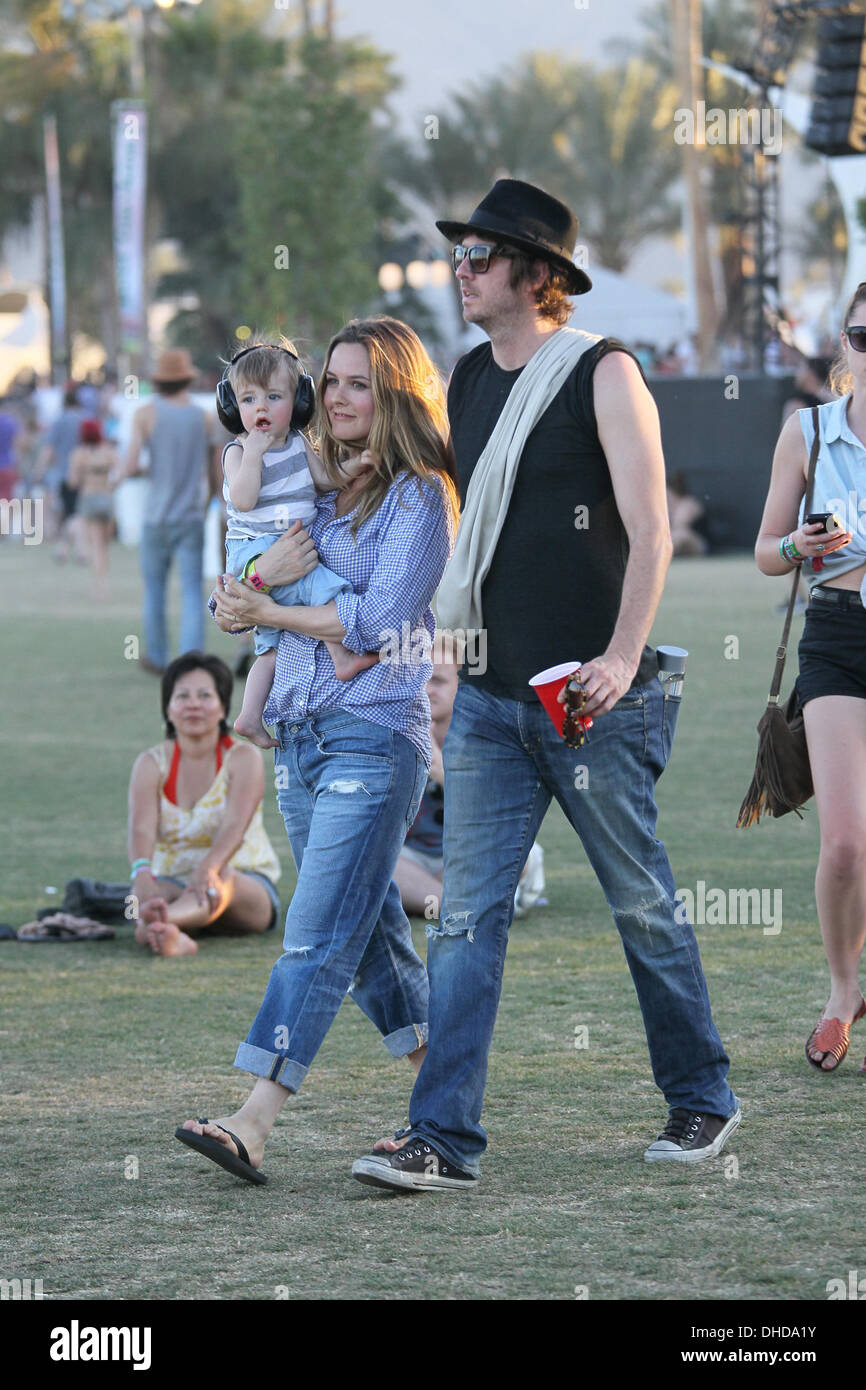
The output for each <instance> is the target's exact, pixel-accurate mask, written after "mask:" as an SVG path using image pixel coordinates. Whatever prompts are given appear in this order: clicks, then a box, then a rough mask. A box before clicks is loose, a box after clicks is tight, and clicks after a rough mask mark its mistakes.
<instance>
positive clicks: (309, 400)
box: [216, 343, 316, 434]
mask: <svg viewBox="0 0 866 1390" xmlns="http://www.w3.org/2000/svg"><path fill="white" fill-rule="evenodd" d="M256 348H270V350H271V351H272V352H284V353H286V355H287V356H288V357H291V358H292V359H293V360H294V361H295V362H297V363H298V364H299V365H300V361H301V359H300V358H299V357H298V355H297V353H294V352H292V351H291V350H290V349H289V348H286V347H282V346H277V344H276V343H254V344H253V346H252V347H245V348H241V351H240V352H236V353H235V355H234V357H233V358H232V360H231V362H229V364H228V366H227V367H226V369H225V371H224V372H223V374H222V380H221V381H220V382H219V384H218V385H217V389H216V408H217V415H218V416H219V419H220V424H221V425H224V426H225V428H226V429H227V430H228V432H229V434H241V433H242V432H243V428H244V427H243V422H242V420H241V412H240V407H239V406H238V398H237V396H236V395H235V393H234V389H233V387H232V385H231V383H230V381H229V379H228V377H229V372H230V370H231V368H232V367H233V366H234V365H235V363H236V362H239V361H240V359H241V358H242V357H245V356H246V354H247V353H248V352H255V350H256ZM315 409H316V384H315V382H314V381H313V378H312V377H311V376H310V374H309V372H305V371H304V370H303V369H302V370H301V374H300V376H299V377H298V384H297V387H296V388H295V405H294V409H293V410H292V418H291V421H290V425H291V428H292V429H293V430H302V429H303V428H304V426H305V425H308V424H309V423H310V421H311V420H312V418H313V412H314V410H315Z"/></svg>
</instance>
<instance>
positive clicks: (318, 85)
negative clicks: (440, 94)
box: [230, 35, 394, 349]
mask: <svg viewBox="0 0 866 1390" xmlns="http://www.w3.org/2000/svg"><path fill="white" fill-rule="evenodd" d="M295 57H296V63H295V65H293V67H292V68H291V69H290V71H289V72H288V73H287V74H285V75H282V74H281V75H280V76H278V77H277V76H273V75H267V76H263V77H262V78H260V80H258V81H257V82H255V83H252V84H250V88H249V91H248V94H247V99H246V100H245V102H244V104H243V107H242V110H241V111H240V113H239V117H238V120H237V121H236V122H235V123H234V125H233V128H232V132H231V138H230V151H231V162H232V164H233V166H234V169H235V177H236V180H237V193H238V203H237V217H236V227H237V246H236V255H237V257H238V262H239V288H240V291H241V300H240V303H241V307H242V311H243V313H244V315H246V316H247V317H246V318H245V319H244V321H245V322H252V321H253V320H255V321H256V322H257V323H260V324H263V323H265V322H269V323H272V324H274V325H275V326H276V327H277V328H279V329H281V330H283V331H286V332H289V333H290V334H291V335H293V336H298V337H300V338H302V339H304V340H306V341H307V342H308V343H309V344H311V345H312V346H313V347H314V348H315V349H320V348H321V347H323V346H324V344H325V342H326V341H327V339H328V338H329V337H330V335H331V334H332V333H333V332H335V331H336V329H337V328H338V327H339V326H340V325H341V324H342V323H343V322H344V321H345V319H347V318H349V317H351V315H353V314H357V313H358V312H359V310H360V309H362V308H363V307H364V306H365V305H366V304H369V302H370V301H371V299H372V298H374V297H375V296H377V295H378V285H377V280H376V269H377V262H376V261H375V256H374V248H375V243H376V234H377V220H378V219H377V212H381V211H384V210H386V209H391V208H392V206H393V199H391V198H390V197H389V196H388V195H387V192H386V190H385V189H384V183H385V170H384V166H383V162H382V160H381V158H380V153H381V149H380V141H379V139H378V135H377V128H376V124H375V117H376V114H377V112H380V111H381V110H382V108H383V106H384V103H385V100H386V98H387V95H388V93H389V91H390V90H391V88H392V87H393V85H394V81H393V78H392V77H391V76H390V74H389V72H388V68H387V60H386V59H385V58H384V57H383V56H382V55H381V54H379V53H377V52H376V51H375V50H374V49H372V48H369V47H367V46H365V45H363V44H360V43H356V42H354V41H351V40H348V41H339V42H338V41H336V40H333V39H330V38H328V37H324V38H322V37H317V36H314V35H306V36H305V37H304V38H303V40H302V41H301V42H300V44H299V45H298V46H297V48H296V51H295ZM277 112H279V118H278V119H274V115H275V113H277Z"/></svg>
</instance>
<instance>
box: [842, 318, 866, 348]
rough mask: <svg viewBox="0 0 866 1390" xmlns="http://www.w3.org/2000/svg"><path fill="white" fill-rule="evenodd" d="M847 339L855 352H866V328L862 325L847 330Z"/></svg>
mask: <svg viewBox="0 0 866 1390" xmlns="http://www.w3.org/2000/svg"><path fill="white" fill-rule="evenodd" d="M845 337H846V338H847V339H848V342H849V343H850V344H851V346H852V348H853V349H854V351H855V352H866V328H864V327H863V326H862V324H857V326H856V327H855V328H846V329H845Z"/></svg>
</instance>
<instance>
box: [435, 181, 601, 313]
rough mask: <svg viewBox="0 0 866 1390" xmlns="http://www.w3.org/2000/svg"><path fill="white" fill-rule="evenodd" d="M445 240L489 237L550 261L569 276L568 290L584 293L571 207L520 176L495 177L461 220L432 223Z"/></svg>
mask: <svg viewBox="0 0 866 1390" xmlns="http://www.w3.org/2000/svg"><path fill="white" fill-rule="evenodd" d="M436 226H437V227H438V228H439V231H440V232H441V233H442V234H443V236H446V237H447V238H448V240H449V241H455V240H456V239H457V238H458V237H461V236H463V234H464V233H465V232H475V233H476V235H478V236H493V237H496V239H497V240H503V241H507V242H508V243H509V244H510V245H513V246H519V247H520V249H521V250H522V251H528V252H529V253H530V254H532V253H534V254H535V255H536V256H537V257H538V258H539V260H544V261H550V262H551V264H553V265H555V266H556V267H557V268H558V269H559V270H564V271H565V273H566V275H567V276H568V292H569V294H586V292H587V290H591V289H592V281H591V280H590V278H589V276H588V275H585V274H584V272H583V271H582V270H580V269H579V268H578V267H577V266H576V265H575V264H574V261H573V260H572V256H573V255H574V248H575V245H576V243H577V228H578V222H577V218H576V217H575V215H574V213H573V212H572V211H571V209H570V208H567V207H566V206H565V203H561V202H560V201H559V199H558V198H554V197H552V196H551V194H550V193H545V191H544V189H543V188H536V187H535V185H534V184H532V183H522V182H521V181H520V179H497V180H496V183H495V184H494V185H493V187H492V188H491V190H490V192H489V193H488V194H487V197H486V198H482V200H481V202H480V203H479V204H478V207H477V208H476V209H475V211H474V212H473V213H472V214H471V215H470V217H469V219H468V221H466V222H437V223H436Z"/></svg>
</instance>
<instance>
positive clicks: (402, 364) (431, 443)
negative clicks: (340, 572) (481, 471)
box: [315, 315, 460, 536]
mask: <svg viewBox="0 0 866 1390" xmlns="http://www.w3.org/2000/svg"><path fill="white" fill-rule="evenodd" d="M340 343H360V344H361V345H362V346H363V347H365V348H366V349H367V353H368V356H369V359H370V385H371V388H372V392H373V405H374V412H373V424H372V426H371V429H370V434H369V437H368V439H367V441H366V447H367V448H368V449H369V450H370V452H371V453H372V454H374V455H375V456H376V458H378V459H379V460H380V471H379V474H378V476H377V477H375V478H373V479H371V481H370V482H369V483H368V484H367V486H366V487H365V488H364V489H363V491H362V492H361V493H360V495H359V499H358V506H357V511H356V515H355V518H354V520H353V522H352V527H351V531H352V535H353V536H356V535H357V532H358V528H359V527H360V526H361V525H362V523H363V522H365V521H366V520H367V519H368V518H369V517H371V516H372V515H373V513H374V512H376V511H377V510H378V508H379V507H380V506H381V505H382V502H383V501H384V498H385V495H386V493H387V492H388V489H389V488H390V487H391V485H392V483H393V482H394V481H395V479H397V478H398V477H399V475H401V474H405V475H407V477H410V478H411V477H414V478H415V480H416V482H417V484H418V488H419V491H420V487H421V482H422V480H426V481H430V480H436V481H438V482H439V483H440V484H441V486H442V488H443V491H444V493H445V498H446V501H447V503H448V506H449V509H450V512H451V519H452V526H453V527H454V528H456V524H457V516H458V513H459V510H460V501H459V497H458V492H457V469H456V466H455V462H454V453H453V450H452V448H451V444H450V441H449V438H448V412H447V408H446V402H445V389H444V387H443V384H442V378H441V376H440V375H439V372H438V370H437V369H436V367H435V366H434V365H433V363H432V361H431V360H430V357H429V356H428V354H427V350H426V348H425V347H424V345H423V343H422V342H421V340H420V338H419V337H418V335H417V334H416V333H415V332H414V331H413V330H412V329H411V328H410V327H409V326H408V324H405V323H401V322H400V320H399V319H393V318H389V317H388V316H386V315H383V316H382V317H380V318H370V319H352V320H351V321H350V322H349V323H347V324H346V326H345V328H343V329H341V330H340V332H339V333H337V334H336V335H335V336H334V337H333V338H332V339H331V341H330V343H329V344H328V351H327V353H326V355H325V365H324V368H323V370H322V375H321V377H320V379H319V387H318V405H317V411H316V424H315V429H316V435H317V442H318V448H319V452H320V454H321V456H322V462H323V463H324V466H325V470H326V472H327V474H328V477H329V478H330V480H331V482H332V483H333V485H334V487H341V486H343V485H344V484H345V481H346V475H345V473H343V472H342V471H341V470H340V468H339V466H338V465H339V464H340V463H342V462H343V460H344V459H346V458H348V457H349V455H350V454H351V453H353V452H355V450H356V449H357V447H358V446H357V445H347V444H343V443H341V442H340V441H339V440H338V439H336V438H335V437H334V435H333V434H332V433H331V427H330V424H329V421H328V412H327V410H326V409H325V401H324V397H325V382H326V380H327V377H328V371H329V368H330V362H331V354H332V353H333V351H334V348H335V347H338V346H339V344H340Z"/></svg>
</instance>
